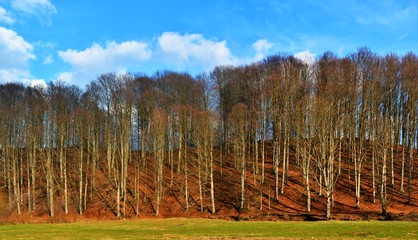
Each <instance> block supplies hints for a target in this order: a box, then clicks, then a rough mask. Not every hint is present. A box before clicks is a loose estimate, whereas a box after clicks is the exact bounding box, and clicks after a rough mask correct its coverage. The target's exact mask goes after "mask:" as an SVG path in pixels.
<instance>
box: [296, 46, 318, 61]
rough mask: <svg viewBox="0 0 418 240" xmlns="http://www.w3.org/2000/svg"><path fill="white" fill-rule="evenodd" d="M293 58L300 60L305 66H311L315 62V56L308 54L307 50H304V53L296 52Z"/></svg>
mask: <svg viewBox="0 0 418 240" xmlns="http://www.w3.org/2000/svg"><path fill="white" fill-rule="evenodd" d="M293 56H295V58H297V59H300V60H301V61H302V62H304V63H307V64H313V63H314V62H315V56H316V54H314V53H311V52H309V49H306V50H305V51H302V52H298V53H296V54H294V55H293Z"/></svg>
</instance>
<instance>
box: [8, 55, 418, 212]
mask: <svg viewBox="0 0 418 240" xmlns="http://www.w3.org/2000/svg"><path fill="white" fill-rule="evenodd" d="M417 86H418V57H417V55H416V54H415V53H412V52H411V53H407V54H405V55H404V56H398V55H396V54H387V55H385V56H379V55H378V54H376V53H374V52H372V51H371V50H370V49H368V48H366V47H363V48H359V49H358V50H357V51H355V52H353V53H352V54H349V55H347V56H345V57H338V56H337V55H335V54H334V53H332V52H325V53H324V54H323V55H321V56H320V57H318V58H317V59H316V61H315V62H314V63H306V62H304V61H302V60H300V59H297V58H295V57H294V56H292V55H289V54H285V53H279V54H276V55H273V56H270V57H267V58H265V59H263V60H261V61H259V62H254V63H251V64H248V65H242V66H218V67H215V68H214V69H213V70H212V71H211V72H209V73H203V74H200V75H198V76H191V75H190V74H188V73H183V72H175V71H161V72H157V73H155V74H154V75H152V76H148V75H146V74H140V73H137V74H130V73H126V74H119V73H104V74H102V75H100V76H97V78H96V79H93V80H92V81H91V82H90V83H88V84H87V85H86V87H85V89H81V88H80V87H78V86H75V85H70V84H68V83H65V82H62V81H59V80H57V81H54V82H52V83H50V84H49V85H48V86H47V87H45V88H43V87H40V86H39V87H30V86H25V85H23V84H21V83H4V84H1V85H0V113H1V114H0V170H1V172H0V174H1V176H0V211H1V216H3V217H7V216H8V215H11V214H15V215H17V216H19V215H21V214H28V215H42V214H47V215H49V216H54V215H57V214H62V215H66V214H79V215H83V214H86V213H89V211H92V210H91V209H94V211H99V210H100V211H102V212H103V211H104V212H106V213H109V214H111V215H112V216H114V217H115V218H125V217H130V216H136V215H141V214H143V213H144V214H145V215H146V214H148V215H155V216H161V215H164V214H162V212H161V211H162V210H161V207H162V206H163V205H164V206H166V207H167V205H168V202H167V201H168V200H167V199H169V198H170V199H175V201H176V202H177V205H178V206H179V208H180V209H181V212H185V213H187V212H189V211H197V212H208V213H209V214H211V215H214V214H217V213H219V212H220V211H222V210H223V209H226V208H230V206H232V208H233V209H235V210H236V212H239V213H240V212H246V211H247V212H248V211H252V209H258V210H259V211H264V210H265V211H267V209H270V207H271V205H273V204H277V203H279V202H281V201H282V200H281V199H282V198H283V196H285V195H286V191H287V189H286V188H289V184H290V183H291V182H292V181H297V182H298V184H299V185H300V186H301V187H302V188H301V189H302V190H301V196H303V197H302V199H300V198H299V201H300V202H301V204H302V205H303V207H304V210H302V212H303V213H311V212H312V211H313V209H311V207H312V205H313V204H314V199H316V200H315V201H319V200H317V199H318V198H320V199H322V200H321V201H323V203H324V204H323V209H321V211H323V213H324V216H325V218H326V219H330V218H331V213H332V209H333V206H334V199H335V198H337V197H338V196H337V194H339V192H338V189H341V188H342V187H343V185H344V186H346V185H347V183H348V186H349V189H352V191H353V194H354V196H355V203H354V204H353V205H354V206H353V207H355V208H357V209H361V208H362V204H363V203H364V202H365V201H366V200H365V199H366V198H364V197H363V194H370V197H371V198H370V201H371V202H373V204H376V205H379V208H380V209H381V214H383V215H385V214H386V213H387V211H388V210H387V206H388V204H389V203H390V200H389V199H388V194H389V193H390V192H396V193H397V194H400V195H401V197H402V198H403V199H405V204H406V205H408V204H409V205H413V206H416V205H417V202H418V199H417V198H416V187H415V190H414V188H413V186H414V184H415V185H416V184H417V180H418V179H417V178H418V174H417V173H416V169H414V168H413V166H414V164H416V161H417V158H418V155H417V148H418V146H417V145H418V101H417V100H418V87H417ZM396 166H399V167H396ZM291 173H292V174H291ZM231 176H232V178H233V179H231ZM228 177H229V178H228ZM228 179H229V180H228ZM226 181H229V182H226ZM230 183H233V184H230ZM350 184H352V185H351V186H350ZM228 188H229V190H228ZM364 189H367V191H366V192H365V190H364ZM347 191H348V190H347ZM414 191H415V192H414ZM228 194H229V195H228ZM414 194H415V197H414ZM230 195H233V196H230ZM367 199H369V198H367ZM267 201H268V202H267ZM321 206H322V205H321ZM263 209H264V210H263ZM90 214H91V213H90ZM164 216H165V215H164Z"/></svg>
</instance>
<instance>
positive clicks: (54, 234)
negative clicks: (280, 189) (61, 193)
mask: <svg viewBox="0 0 418 240" xmlns="http://www.w3.org/2000/svg"><path fill="white" fill-rule="evenodd" d="M201 238H203V239H218V238H221V239H228V238H234V239H242V238H257V239H262V238H264V239H274V238H279V239H283V238H303V239H305V238H310V239H312V238H329V239H351V238H386V239H388V238H397V239H399V238H401V239H417V238H418V222H379V221H371V222H354V221H353V222H351V221H350V222H346V221H329V222H281V221H280V222H256V221H254V222H252V221H251V222H250V221H248V222H243V221H241V222H234V221H223V220H209V219H178V218H174V219H164V220H160V219H147V220H135V221H109V222H93V223H64V224H22V225H3V226H0V239H57V240H58V239H201Z"/></svg>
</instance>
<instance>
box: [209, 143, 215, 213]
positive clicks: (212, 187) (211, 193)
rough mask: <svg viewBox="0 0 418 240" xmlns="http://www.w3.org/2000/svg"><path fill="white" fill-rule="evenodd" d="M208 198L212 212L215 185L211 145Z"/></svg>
mask: <svg viewBox="0 0 418 240" xmlns="http://www.w3.org/2000/svg"><path fill="white" fill-rule="evenodd" d="M210 200H211V204H212V213H215V212H216V208H215V186H214V182H213V146H212V147H211V149H210Z"/></svg>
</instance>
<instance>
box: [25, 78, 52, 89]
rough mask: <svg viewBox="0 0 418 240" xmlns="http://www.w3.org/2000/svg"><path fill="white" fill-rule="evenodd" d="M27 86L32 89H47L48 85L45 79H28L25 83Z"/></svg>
mask: <svg viewBox="0 0 418 240" xmlns="http://www.w3.org/2000/svg"><path fill="white" fill-rule="evenodd" d="M23 82H24V83H25V84H26V85H28V86H31V87H41V88H47V86H48V85H47V84H46V82H45V80H43V79H27V80H24V81H23Z"/></svg>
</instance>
